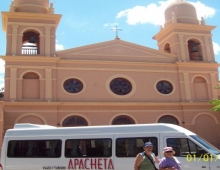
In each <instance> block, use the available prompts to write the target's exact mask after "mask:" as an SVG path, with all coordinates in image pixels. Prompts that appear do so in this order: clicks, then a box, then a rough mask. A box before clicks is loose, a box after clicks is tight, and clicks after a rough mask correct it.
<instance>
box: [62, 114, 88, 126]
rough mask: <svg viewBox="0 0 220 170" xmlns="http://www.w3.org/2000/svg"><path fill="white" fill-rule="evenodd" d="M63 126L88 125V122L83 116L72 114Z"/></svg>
mask: <svg viewBox="0 0 220 170" xmlns="http://www.w3.org/2000/svg"><path fill="white" fill-rule="evenodd" d="M62 126H63V127H71V126H88V122H87V121H86V119H84V118H83V117H81V116H71V117H68V118H66V119H65V120H64V121H63V125H62Z"/></svg>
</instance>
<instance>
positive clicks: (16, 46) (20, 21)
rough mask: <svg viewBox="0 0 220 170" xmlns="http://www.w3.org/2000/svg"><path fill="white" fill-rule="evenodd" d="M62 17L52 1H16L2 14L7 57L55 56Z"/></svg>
mask: <svg viewBox="0 0 220 170" xmlns="http://www.w3.org/2000/svg"><path fill="white" fill-rule="evenodd" d="M60 18H61V15H58V14H54V8H53V4H52V3H50V5H49V0H14V1H12V2H11V5H10V9H9V12H2V21H3V30H4V31H5V32H6V37H7V44H6V46H7V48H6V56H20V55H22V56H23V55H26V56H28V55H31V56H33V55H38V56H53V55H55V41H56V40H55V38H56V36H55V32H56V28H57V26H58V24H59V21H60Z"/></svg>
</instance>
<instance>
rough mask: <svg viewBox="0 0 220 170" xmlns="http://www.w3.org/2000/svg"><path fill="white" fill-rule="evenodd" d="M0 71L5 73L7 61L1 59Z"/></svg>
mask: <svg viewBox="0 0 220 170" xmlns="http://www.w3.org/2000/svg"><path fill="white" fill-rule="evenodd" d="M0 73H5V61H3V60H2V59H0Z"/></svg>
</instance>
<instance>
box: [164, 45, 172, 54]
mask: <svg viewBox="0 0 220 170" xmlns="http://www.w3.org/2000/svg"><path fill="white" fill-rule="evenodd" d="M164 51H165V52H167V53H171V49H170V44H169V43H166V44H165V46H164Z"/></svg>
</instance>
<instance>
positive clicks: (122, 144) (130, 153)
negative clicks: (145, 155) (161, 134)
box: [116, 137, 158, 157]
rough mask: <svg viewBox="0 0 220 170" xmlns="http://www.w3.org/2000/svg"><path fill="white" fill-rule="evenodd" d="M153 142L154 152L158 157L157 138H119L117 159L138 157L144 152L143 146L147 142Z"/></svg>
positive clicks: (117, 141)
mask: <svg viewBox="0 0 220 170" xmlns="http://www.w3.org/2000/svg"><path fill="white" fill-rule="evenodd" d="M149 141H150V142H152V143H153V145H154V148H153V152H154V153H155V155H158V142H157V138H156V137H147V138H146V137H138V138H117V139H116V156H117V157H136V156H137V154H138V153H140V152H143V151H144V150H143V146H144V143H146V142H149Z"/></svg>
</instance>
